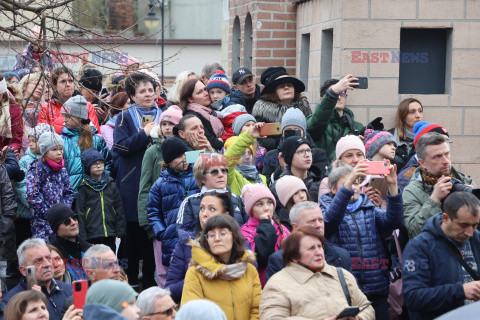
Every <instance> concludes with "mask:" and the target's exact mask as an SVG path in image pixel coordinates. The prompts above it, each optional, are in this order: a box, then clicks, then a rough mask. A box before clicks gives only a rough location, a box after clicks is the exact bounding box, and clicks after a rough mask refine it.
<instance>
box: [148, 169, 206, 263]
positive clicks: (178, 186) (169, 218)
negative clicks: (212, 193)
mask: <svg viewBox="0 0 480 320" xmlns="http://www.w3.org/2000/svg"><path fill="white" fill-rule="evenodd" d="M197 192H199V190H198V186H197V183H196V181H195V178H194V176H193V171H192V165H189V167H188V169H187V170H186V171H183V172H179V173H177V172H174V170H173V169H171V168H167V169H165V170H163V172H162V175H161V176H160V178H158V180H157V181H156V182H155V183H154V184H153V186H152V189H151V190H150V195H149V196H148V201H147V218H148V222H149V224H150V227H151V228H152V231H153V234H154V236H155V239H157V240H158V241H161V242H162V264H163V265H164V266H167V267H168V266H169V265H170V256H171V255H172V252H173V249H174V248H175V245H176V243H177V237H178V236H177V227H176V220H177V213H178V208H180V205H181V204H182V201H183V200H184V199H185V198H186V197H188V196H191V195H193V194H195V193H197Z"/></svg>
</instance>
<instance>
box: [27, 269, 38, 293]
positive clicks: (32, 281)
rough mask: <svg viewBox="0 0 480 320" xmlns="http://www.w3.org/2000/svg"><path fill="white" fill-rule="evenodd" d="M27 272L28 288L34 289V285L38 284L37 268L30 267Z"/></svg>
mask: <svg viewBox="0 0 480 320" xmlns="http://www.w3.org/2000/svg"><path fill="white" fill-rule="evenodd" d="M25 272H26V276H25V278H26V281H27V288H28V289H32V287H33V286H34V285H36V284H37V276H36V270H35V266H29V267H27V268H26V270H25Z"/></svg>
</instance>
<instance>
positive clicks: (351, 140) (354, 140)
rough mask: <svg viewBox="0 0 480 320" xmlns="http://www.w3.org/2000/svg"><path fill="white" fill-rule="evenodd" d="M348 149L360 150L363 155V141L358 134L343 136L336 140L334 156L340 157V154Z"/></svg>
mask: <svg viewBox="0 0 480 320" xmlns="http://www.w3.org/2000/svg"><path fill="white" fill-rule="evenodd" d="M348 150H360V151H362V153H363V155H364V156H365V153H366V152H365V146H364V145H363V141H362V140H361V139H360V138H359V137H358V136H354V135H349V136H345V137H343V138H341V139H340V140H338V142H337V146H336V148H335V156H336V158H337V159H340V157H341V156H342V154H344V153H345V152H346V151H348Z"/></svg>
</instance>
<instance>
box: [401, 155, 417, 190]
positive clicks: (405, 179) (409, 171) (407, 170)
mask: <svg viewBox="0 0 480 320" xmlns="http://www.w3.org/2000/svg"><path fill="white" fill-rule="evenodd" d="M418 167H420V164H419V163H418V159H417V155H413V156H412V157H411V158H410V160H408V162H407V163H406V164H405V166H404V167H403V169H401V170H400V171H399V172H398V175H397V183H398V188H399V189H400V190H404V189H405V187H406V186H408V184H409V183H410V179H412V177H413V173H414V172H415V170H416V169H417V168H418Z"/></svg>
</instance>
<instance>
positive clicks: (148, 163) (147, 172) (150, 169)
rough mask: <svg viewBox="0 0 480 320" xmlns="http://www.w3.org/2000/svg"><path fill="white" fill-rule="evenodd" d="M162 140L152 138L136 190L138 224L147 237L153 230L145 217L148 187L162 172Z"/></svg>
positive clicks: (151, 236)
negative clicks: (137, 189)
mask: <svg viewBox="0 0 480 320" xmlns="http://www.w3.org/2000/svg"><path fill="white" fill-rule="evenodd" d="M152 131H153V130H152ZM162 162H163V156H162V142H161V140H160V139H153V144H152V145H151V146H150V147H149V148H148V149H147V151H146V152H145V155H144V156H143V161H142V173H141V176H140V186H139V191H138V202H137V207H138V208H137V209H138V224H139V225H140V226H141V227H143V228H144V229H145V231H147V234H148V237H149V238H153V231H152V228H151V227H150V224H149V223H148V219H147V201H148V195H149V194H150V189H151V188H152V186H153V184H154V183H155V181H157V179H158V178H160V175H161V174H162Z"/></svg>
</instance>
